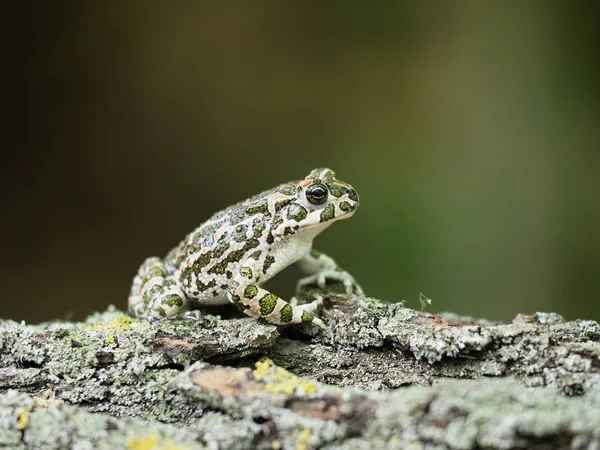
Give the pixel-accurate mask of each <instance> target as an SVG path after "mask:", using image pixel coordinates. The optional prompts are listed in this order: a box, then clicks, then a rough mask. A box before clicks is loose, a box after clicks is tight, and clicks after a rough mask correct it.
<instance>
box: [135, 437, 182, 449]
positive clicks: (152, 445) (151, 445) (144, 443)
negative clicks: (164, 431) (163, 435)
mask: <svg viewBox="0 0 600 450" xmlns="http://www.w3.org/2000/svg"><path fill="white" fill-rule="evenodd" d="M127 449H128V450H187V449H188V447H184V446H181V445H177V444H175V443H174V442H173V441H171V440H166V441H162V442H161V440H160V438H159V437H158V435H157V434H149V435H148V436H146V437H144V438H141V439H130V440H129V441H127Z"/></svg>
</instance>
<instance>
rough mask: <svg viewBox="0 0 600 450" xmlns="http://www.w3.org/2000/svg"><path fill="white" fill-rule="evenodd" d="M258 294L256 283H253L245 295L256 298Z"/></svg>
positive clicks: (247, 288) (245, 291)
mask: <svg viewBox="0 0 600 450" xmlns="http://www.w3.org/2000/svg"><path fill="white" fill-rule="evenodd" d="M256 294H258V288H257V287H256V286H255V285H254V284H251V285H250V286H248V287H246V289H245V290H244V297H246V298H254V297H256Z"/></svg>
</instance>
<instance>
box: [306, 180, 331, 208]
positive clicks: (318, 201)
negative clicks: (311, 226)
mask: <svg viewBox="0 0 600 450" xmlns="http://www.w3.org/2000/svg"><path fill="white" fill-rule="evenodd" d="M328 194H329V192H328V191H327V187H325V185H324V184H323V183H313V184H311V185H310V186H309V187H307V188H306V199H307V200H308V201H309V202H311V203H312V204H313V205H322V204H323V203H325V202H326V201H327V196H328Z"/></svg>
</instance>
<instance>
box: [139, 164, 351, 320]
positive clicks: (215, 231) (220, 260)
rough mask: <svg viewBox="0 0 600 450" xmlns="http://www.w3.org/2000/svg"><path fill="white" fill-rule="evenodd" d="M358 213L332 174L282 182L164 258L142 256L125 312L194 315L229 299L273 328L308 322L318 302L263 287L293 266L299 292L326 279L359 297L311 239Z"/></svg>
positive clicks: (318, 173) (324, 172) (315, 172)
mask: <svg viewBox="0 0 600 450" xmlns="http://www.w3.org/2000/svg"><path fill="white" fill-rule="evenodd" d="M357 208H358V194H357V193H356V191H355V190H354V189H353V188H352V186H350V185H349V184H347V183H344V182H342V181H340V180H338V179H336V177H335V174H334V173H333V171H332V170H330V169H315V170H313V171H312V172H311V173H310V174H309V175H308V176H307V177H306V178H305V179H304V180H302V181H293V182H289V183H285V184H282V185H280V186H277V187H275V188H273V189H270V190H268V191H265V192H263V193H261V194H259V195H257V196H254V197H251V198H249V199H247V200H246V201H244V202H240V203H237V204H236V205H233V206H230V207H229V208H227V209H224V210H223V211H220V212H218V213H216V214H215V215H214V216H212V217H211V218H210V219H209V220H207V221H206V222H204V223H203V224H201V225H200V226H199V227H198V228H196V229H195V230H194V231H192V232H191V233H190V234H188V235H187V237H186V238H185V239H184V240H183V241H181V242H180V243H179V245H178V246H177V247H175V248H174V249H172V250H171V251H170V252H169V253H168V254H167V256H166V257H165V258H163V259H160V258H156V257H153V258H147V259H146V260H145V261H144V263H143V264H142V265H141V267H140V269H139V271H138V273H137V275H136V277H135V278H134V280H133V285H132V287H131V293H130V295H129V312H130V313H131V314H132V315H134V316H136V317H142V318H146V319H149V320H160V319H169V318H178V317H179V318H182V317H194V316H195V317H197V316H198V314H199V313H198V311H197V308H198V307H200V306H210V305H221V304H224V303H228V302H232V303H235V305H237V307H238V308H239V309H240V310H241V311H242V312H244V313H245V314H247V315H249V316H251V317H254V318H257V319H264V320H265V321H267V322H269V323H272V324H275V325H288V324H297V323H303V322H312V323H313V324H315V325H318V326H320V327H321V328H324V324H323V322H322V321H321V320H320V319H319V318H318V317H315V315H314V313H315V311H316V310H317V309H318V307H319V306H320V304H321V302H322V299H321V298H320V297H319V298H317V300H315V301H313V302H311V303H308V304H304V305H297V304H296V301H295V299H294V298H293V299H292V300H291V301H290V302H286V301H285V300H283V299H281V298H279V297H278V296H277V295H275V294H273V293H271V292H269V291H267V290H265V289H264V288H262V287H261V286H262V284H263V283H264V282H265V281H267V280H269V279H270V278H271V277H273V276H274V275H276V274H277V273H278V272H279V271H281V270H282V269H284V268H286V267H288V266H290V265H293V266H294V267H295V268H297V269H298V270H299V271H300V273H301V274H303V276H304V277H303V278H301V279H300V280H299V281H298V290H301V289H303V288H306V287H307V286H313V285H314V286H318V287H321V288H324V287H325V285H326V283H327V281H328V280H331V281H337V282H340V283H342V284H343V285H344V287H345V290H346V292H347V293H348V294H352V293H356V294H361V293H362V289H361V288H360V286H359V285H358V284H357V283H356V281H355V280H354V278H353V277H352V275H350V274H349V273H348V272H346V271H344V270H342V269H340V268H339V267H338V265H337V264H336V263H335V261H334V260H333V259H332V258H330V257H329V256H327V255H325V254H323V253H320V252H318V251H316V250H312V243H313V239H314V238H315V236H317V235H318V234H319V233H320V232H321V231H323V230H324V229H325V228H327V227H328V226H329V225H331V224H332V223H333V222H335V221H336V220H339V219H346V218H348V217H350V216H352V215H353V214H354V212H355V211H356V209H357Z"/></svg>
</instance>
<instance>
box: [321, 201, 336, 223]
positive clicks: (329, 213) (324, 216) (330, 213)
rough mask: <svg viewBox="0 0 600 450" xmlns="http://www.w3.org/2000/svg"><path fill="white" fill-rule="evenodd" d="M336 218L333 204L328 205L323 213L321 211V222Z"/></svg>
mask: <svg viewBox="0 0 600 450" xmlns="http://www.w3.org/2000/svg"><path fill="white" fill-rule="evenodd" d="M334 217H335V207H334V206H333V204H329V205H327V206H326V207H325V208H324V209H323V211H321V222H327V221H328V220H331V219H333V218H334Z"/></svg>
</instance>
